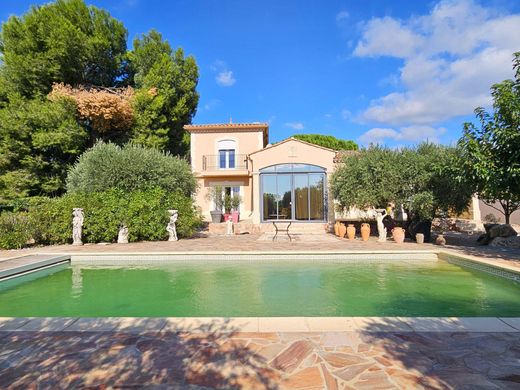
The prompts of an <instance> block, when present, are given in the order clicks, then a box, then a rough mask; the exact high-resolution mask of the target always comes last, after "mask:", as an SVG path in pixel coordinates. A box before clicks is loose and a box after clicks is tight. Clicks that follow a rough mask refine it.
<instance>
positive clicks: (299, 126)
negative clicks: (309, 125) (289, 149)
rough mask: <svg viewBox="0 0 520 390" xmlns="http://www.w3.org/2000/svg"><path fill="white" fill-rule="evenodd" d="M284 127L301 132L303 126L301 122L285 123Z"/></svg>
mask: <svg viewBox="0 0 520 390" xmlns="http://www.w3.org/2000/svg"><path fill="white" fill-rule="evenodd" d="M285 126H287V127H290V128H291V129H293V130H303V128H304V126H303V123H301V122H287V123H286V124H285Z"/></svg>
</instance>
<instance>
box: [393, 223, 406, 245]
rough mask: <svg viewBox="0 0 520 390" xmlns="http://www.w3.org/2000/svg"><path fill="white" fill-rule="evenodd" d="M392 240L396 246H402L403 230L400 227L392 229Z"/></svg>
mask: <svg viewBox="0 0 520 390" xmlns="http://www.w3.org/2000/svg"><path fill="white" fill-rule="evenodd" d="M392 238H393V239H394V241H395V242H396V243H398V244H402V243H403V242H404V230H403V228H400V227H395V228H393V229H392Z"/></svg>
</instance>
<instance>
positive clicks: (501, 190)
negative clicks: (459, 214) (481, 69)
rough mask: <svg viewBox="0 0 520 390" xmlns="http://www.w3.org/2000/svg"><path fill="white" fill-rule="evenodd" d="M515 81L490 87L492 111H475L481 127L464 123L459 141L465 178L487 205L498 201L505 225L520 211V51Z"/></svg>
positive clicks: (515, 64)
mask: <svg viewBox="0 0 520 390" xmlns="http://www.w3.org/2000/svg"><path fill="white" fill-rule="evenodd" d="M513 68H514V70H515V76H516V77H515V80H505V81H503V82H501V83H498V84H495V85H493V86H492V87H491V95H492V97H493V110H492V112H487V111H485V110H484V108H482V107H478V108H477V109H476V110H475V115H476V116H477V119H478V120H479V122H480V127H477V126H475V125H474V124H473V123H465V124H464V133H463V136H462V138H461V139H460V140H459V147H460V149H461V151H462V154H463V157H464V158H463V162H464V167H465V172H464V176H465V177H468V178H470V179H471V184H472V187H473V189H474V190H475V191H476V192H478V194H479V197H480V198H481V199H483V200H485V201H486V202H489V203H495V202H499V203H500V204H501V206H502V209H503V213H504V216H505V220H506V223H509V217H510V215H511V214H512V213H513V212H514V211H515V210H518V209H520V52H518V53H516V54H515V60H514V62H513Z"/></svg>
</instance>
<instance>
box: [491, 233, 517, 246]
mask: <svg viewBox="0 0 520 390" xmlns="http://www.w3.org/2000/svg"><path fill="white" fill-rule="evenodd" d="M489 246H494V247H502V248H515V249H520V236H511V237H495V238H494V239H493V240H492V241H491V243H490V244H489Z"/></svg>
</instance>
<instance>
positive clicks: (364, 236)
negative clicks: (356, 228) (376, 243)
mask: <svg viewBox="0 0 520 390" xmlns="http://www.w3.org/2000/svg"><path fill="white" fill-rule="evenodd" d="M368 237H370V225H369V224H368V223H362V224H361V241H368Z"/></svg>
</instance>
